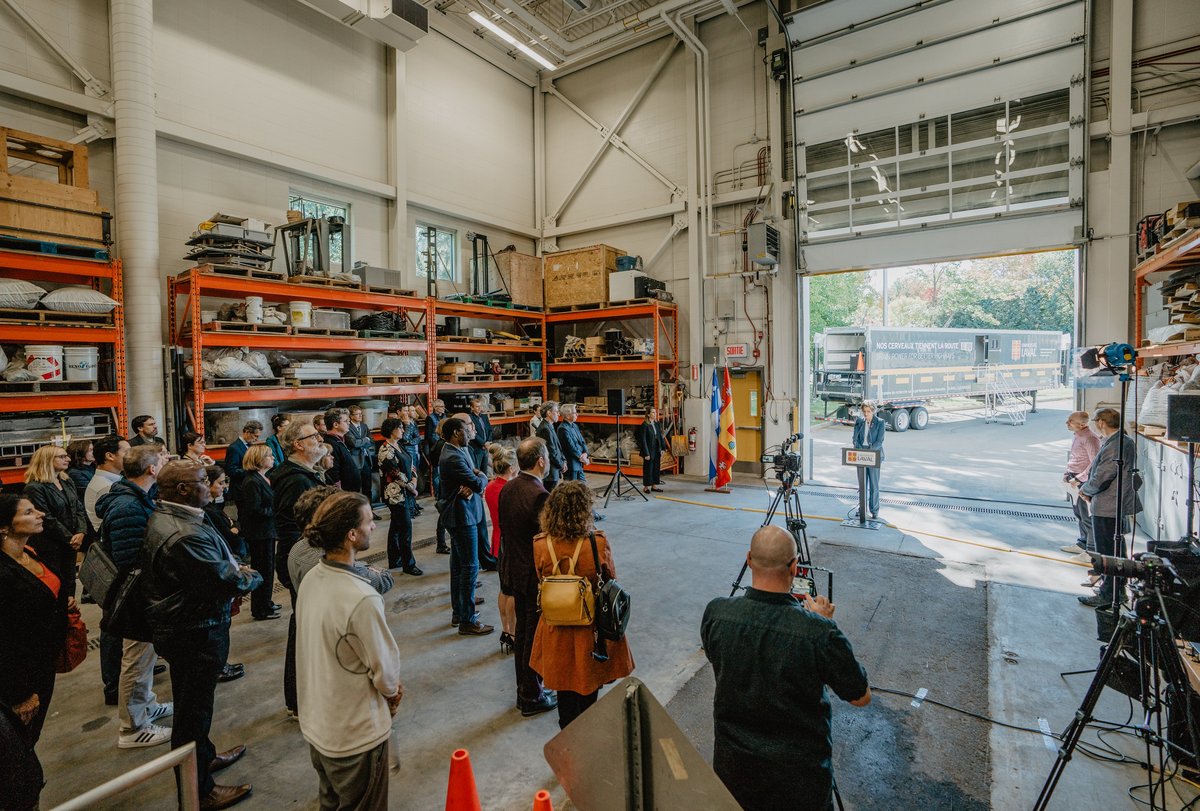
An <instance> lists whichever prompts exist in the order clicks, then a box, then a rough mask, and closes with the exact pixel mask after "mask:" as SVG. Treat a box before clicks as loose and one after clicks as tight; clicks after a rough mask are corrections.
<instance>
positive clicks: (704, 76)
mask: <svg viewBox="0 0 1200 811" xmlns="http://www.w3.org/2000/svg"><path fill="white" fill-rule="evenodd" d="M693 20H694V18H693ZM675 24H676V25H677V26H679V30H680V31H682V32H683V34H684V36H685V37H686V38H687V39H688V40H691V42H692V43H693V46H694V47H693V50H695V51H696V53H697V54H699V55H700V63H701V68H702V71H701V73H700V92H701V96H702V99H701V100H702V102H703V104H702V106H701V110H702V112H703V115H704V124H703V129H702V130H701V136H700V137H701V139H702V141H703V150H704V151H703V153H702V157H703V158H704V201H705V215H704V216H705V218H706V219H707V220H708V223H707V225H706V226H705V233H706V235H707V236H709V237H715V236H719V234H717V233H716V232H715V231H713V225H712V223H713V202H712V198H713V186H714V184H713V170H712V114H711V111H710V110H711V107H712V104H711V96H710V95H709V87H710V83H709V67H708V48H706V47H704V43H703V42H701V41H700V37H699V36H698V35H697V34H696V33H695V32H693V31H692V30H691V29H690V28H689V27H688V26H686V25H684V24H683V12H682V11H680V12H677V13H676V14H675ZM685 44H686V43H685Z"/></svg>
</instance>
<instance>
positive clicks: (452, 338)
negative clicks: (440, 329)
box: [438, 335, 492, 344]
mask: <svg viewBox="0 0 1200 811" xmlns="http://www.w3.org/2000/svg"><path fill="white" fill-rule="evenodd" d="M438 340H440V341H442V342H443V343H448V344H490V343H492V342H491V341H490V340H489V339H487V338H472V337H470V336H467V335H443V336H442V337H441V338H439V339H438Z"/></svg>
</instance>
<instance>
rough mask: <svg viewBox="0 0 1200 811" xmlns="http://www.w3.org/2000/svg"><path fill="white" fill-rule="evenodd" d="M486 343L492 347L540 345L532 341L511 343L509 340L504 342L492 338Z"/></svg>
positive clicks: (501, 339)
mask: <svg viewBox="0 0 1200 811" xmlns="http://www.w3.org/2000/svg"><path fill="white" fill-rule="evenodd" d="M488 343H490V344H492V345H494V346H534V347H537V346H541V345H542V344H541V342H540V341H533V340H529V341H511V340H505V339H504V338H492V339H491V340H490V341H489V342H488Z"/></svg>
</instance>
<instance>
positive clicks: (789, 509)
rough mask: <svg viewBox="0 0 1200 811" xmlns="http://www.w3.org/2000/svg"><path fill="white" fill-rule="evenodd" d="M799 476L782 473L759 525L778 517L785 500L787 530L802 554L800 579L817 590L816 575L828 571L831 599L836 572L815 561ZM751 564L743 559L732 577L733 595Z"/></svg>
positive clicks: (812, 591)
mask: <svg viewBox="0 0 1200 811" xmlns="http://www.w3.org/2000/svg"><path fill="white" fill-rule="evenodd" d="M798 476H799V474H798V473H796V472H794V471H788V472H785V473H783V474H782V476H781V477H780V485H779V489H778V490H777V491H775V495H774V497H773V498H772V499H771V506H770V507H768V508H767V517H766V518H765V519H763V522H762V523H761V524H760V525H759V528H760V529H761V528H762V527H765V526H767V525H769V524H770V523H771V522H772V521H773V520H775V515H776V513H778V512H779V505H780V504H782V505H783V516H784V523H785V524H786V525H787V531H788V532H789V533H790V534H791V536H792V539H793V540H794V541H795V542H796V556H797V557H798V558H799V561H798V563H799V564H800V574H799V577H798V578H797V579H803V580H806V581H807V583H808V588H807V591H808V592H809V593H815V592H814V589H815V587H816V579H815V577H814V575H815V573H816V572H818V571H821V572H825V573H826V574H827V575H828V576H829V579H828V584H827V588H828V590H829V594H828V596H829V599H830V600H832V599H833V572H831V571H829V570H828V569H821V568H819V567H816V566H813V565H812V553H811V552H809V549H808V521H807V520H805V518H804V509H803V508H802V507H801V506H800V490H799V488H798V487H796V479H797V477H798ZM749 565H750V564H749V561H742V568H741V571H739V572H738V576H737V579H736V580H734V581H733V590H732V591H730V592H729V596H730V597H732V596H734V595H735V594H737V592H738V589H740V588H742V578H744V577H745V576H746V569H747V568H748V567H749Z"/></svg>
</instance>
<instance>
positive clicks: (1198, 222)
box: [1163, 217, 1200, 242]
mask: <svg viewBox="0 0 1200 811" xmlns="http://www.w3.org/2000/svg"><path fill="white" fill-rule="evenodd" d="M1193 228H1200V217H1188V218H1186V219H1182V220H1177V221H1176V222H1175V224H1174V225H1173V226H1171V230H1170V231H1167V233H1166V234H1165V235H1164V236H1163V241H1164V242H1167V241H1170V240H1173V239H1175V237H1178V236H1182V235H1183V234H1185V233H1186V232H1188V231H1190V230H1192V229H1193Z"/></svg>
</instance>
